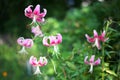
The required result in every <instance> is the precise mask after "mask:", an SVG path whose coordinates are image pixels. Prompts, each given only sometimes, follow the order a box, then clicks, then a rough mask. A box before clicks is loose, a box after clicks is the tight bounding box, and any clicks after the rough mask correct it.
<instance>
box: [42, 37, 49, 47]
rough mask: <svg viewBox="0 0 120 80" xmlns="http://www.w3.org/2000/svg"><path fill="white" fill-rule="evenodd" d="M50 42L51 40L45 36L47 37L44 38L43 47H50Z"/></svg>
mask: <svg viewBox="0 0 120 80" xmlns="http://www.w3.org/2000/svg"><path fill="white" fill-rule="evenodd" d="M48 40H49V37H47V36H45V37H44V38H43V45H45V46H50V44H49V43H48Z"/></svg>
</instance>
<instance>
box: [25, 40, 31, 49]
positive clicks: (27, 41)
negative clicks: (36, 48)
mask: <svg viewBox="0 0 120 80" xmlns="http://www.w3.org/2000/svg"><path fill="white" fill-rule="evenodd" d="M23 46H25V47H28V48H30V47H32V46H33V40H32V39H25V40H24V41H23Z"/></svg>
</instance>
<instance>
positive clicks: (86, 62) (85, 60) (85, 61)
mask: <svg viewBox="0 0 120 80" xmlns="http://www.w3.org/2000/svg"><path fill="white" fill-rule="evenodd" d="M87 59H88V56H86V57H85V59H84V63H85V64H89V62H88V61H87Z"/></svg>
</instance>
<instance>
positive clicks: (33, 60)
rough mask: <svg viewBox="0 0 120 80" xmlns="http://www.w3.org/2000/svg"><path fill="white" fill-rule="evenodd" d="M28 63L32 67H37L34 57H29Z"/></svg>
mask: <svg viewBox="0 0 120 80" xmlns="http://www.w3.org/2000/svg"><path fill="white" fill-rule="evenodd" d="M29 63H30V64H31V65H32V66H37V65H38V62H37V58H36V57H34V56H31V57H30V60H29Z"/></svg>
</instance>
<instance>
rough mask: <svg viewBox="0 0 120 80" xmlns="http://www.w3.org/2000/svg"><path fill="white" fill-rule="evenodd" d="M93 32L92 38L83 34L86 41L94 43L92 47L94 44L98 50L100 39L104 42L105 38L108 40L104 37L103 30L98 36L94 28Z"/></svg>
mask: <svg viewBox="0 0 120 80" xmlns="http://www.w3.org/2000/svg"><path fill="white" fill-rule="evenodd" d="M93 33H94V37H93V38H91V37H89V36H88V35H87V34H85V36H86V38H87V41H88V42H89V43H94V44H93V47H94V46H96V47H97V48H98V49H99V50H100V49H101V46H100V41H102V42H105V41H106V40H108V38H105V34H106V33H105V31H103V32H102V34H101V35H100V36H99V35H98V33H97V31H96V30H94V31H93Z"/></svg>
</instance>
